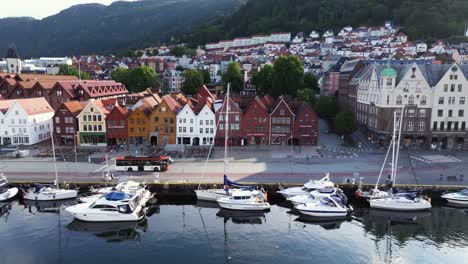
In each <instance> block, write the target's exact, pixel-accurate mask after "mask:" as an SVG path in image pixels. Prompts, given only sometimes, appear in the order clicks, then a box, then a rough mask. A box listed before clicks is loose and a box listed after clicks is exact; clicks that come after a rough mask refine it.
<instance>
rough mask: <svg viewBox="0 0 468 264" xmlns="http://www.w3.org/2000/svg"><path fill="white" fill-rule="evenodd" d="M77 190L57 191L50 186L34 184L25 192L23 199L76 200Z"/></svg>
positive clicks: (56, 188) (57, 189)
mask: <svg viewBox="0 0 468 264" xmlns="http://www.w3.org/2000/svg"><path fill="white" fill-rule="evenodd" d="M77 195H78V191H77V190H67V189H59V188H58V187H57V186H53V185H50V184H37V183H36V184H34V185H33V187H32V188H29V190H27V191H26V193H25V194H24V196H23V198H24V199H26V200H33V201H55V200H66V199H73V198H76V196H77Z"/></svg>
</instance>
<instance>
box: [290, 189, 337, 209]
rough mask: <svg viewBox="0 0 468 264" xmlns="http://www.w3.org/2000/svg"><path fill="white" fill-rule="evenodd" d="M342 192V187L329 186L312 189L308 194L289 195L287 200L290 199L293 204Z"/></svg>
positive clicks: (313, 200) (309, 201)
mask: <svg viewBox="0 0 468 264" xmlns="http://www.w3.org/2000/svg"><path fill="white" fill-rule="evenodd" d="M337 191H338V192H341V189H339V188H334V187H327V188H322V189H318V190H314V191H311V192H310V193H308V194H301V195H296V196H293V197H289V198H287V199H286V200H288V201H290V202H291V203H292V204H293V205H299V204H306V203H312V202H315V201H317V200H320V199H322V198H323V197H326V196H330V195H332V194H335V193H336V192H337Z"/></svg>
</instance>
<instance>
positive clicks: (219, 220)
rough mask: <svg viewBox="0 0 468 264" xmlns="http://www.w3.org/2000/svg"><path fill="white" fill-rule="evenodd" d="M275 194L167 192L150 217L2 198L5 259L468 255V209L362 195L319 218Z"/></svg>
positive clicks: (398, 259)
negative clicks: (83, 215)
mask: <svg viewBox="0 0 468 264" xmlns="http://www.w3.org/2000/svg"><path fill="white" fill-rule="evenodd" d="M25 202H26V201H25ZM271 203H272V205H271V209H270V211H266V212H264V211H249V212H246V211H233V210H226V209H221V208H219V206H217V204H216V203H212V202H196V201H195V199H194V195H192V196H165V195H159V196H158V203H157V204H156V205H154V206H152V207H151V208H150V209H149V210H148V211H147V215H146V217H145V218H144V219H143V220H142V221H138V222H123V223H88V222H83V221H79V220H76V219H75V220H74V219H73V217H72V216H71V215H70V214H68V213H67V212H65V210H63V206H62V205H64V204H66V201H65V202H63V201H47V202H34V201H27V202H26V203H24V202H23V201H21V200H20V199H17V200H13V201H11V204H10V206H9V207H8V206H6V207H5V208H4V207H2V212H1V216H0V235H1V237H2V241H9V242H8V243H2V247H0V253H1V254H2V256H4V258H3V259H2V263H4V264H9V263H86V262H87V263H97V262H101V263H108V262H110V261H112V262H113V263H129V262H137V261H154V260H158V261H160V262H171V263H187V262H192V261H193V260H195V259H196V260H197V262H203V263H273V262H275V263H277V262H281V263H299V262H305V261H308V260H310V259H314V260H315V261H317V262H320V263H323V262H327V263H343V262H346V263H417V262H420V261H422V260H424V263H447V262H450V261H458V260H460V259H466V258H467V257H468V253H467V252H468V250H467V248H468V233H467V232H468V221H467V218H468V213H467V211H466V209H460V208H452V207H446V206H434V207H433V208H432V210H431V211H425V212H388V211H382V210H375V209H369V208H367V207H364V206H362V205H361V204H360V203H355V202H352V205H353V206H354V207H355V209H354V211H353V213H351V214H350V215H349V216H348V217H347V218H344V219H338V220H335V219H328V220H317V219H315V218H310V217H308V216H300V215H299V214H298V212H297V211H295V210H294V209H293V207H292V205H291V204H290V203H289V202H287V201H284V199H283V198H281V197H280V196H274V197H272V199H271ZM44 241H47V243H44ZM415 248H424V250H414V249H415ZM83 252H86V254H83ZM182 252H183V254H181V253H182ZM331 252H335V253H334V254H332V253H331Z"/></svg>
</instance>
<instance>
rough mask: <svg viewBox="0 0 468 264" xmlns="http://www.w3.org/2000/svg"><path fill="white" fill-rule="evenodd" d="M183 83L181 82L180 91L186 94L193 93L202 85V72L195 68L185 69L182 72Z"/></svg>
mask: <svg viewBox="0 0 468 264" xmlns="http://www.w3.org/2000/svg"><path fill="white" fill-rule="evenodd" d="M184 79H185V80H184V83H183V84H182V92H183V93H184V94H188V95H194V94H196V93H197V91H198V89H200V87H201V86H202V85H203V74H202V73H201V72H200V71H197V70H192V69H189V70H186V71H185V72H184Z"/></svg>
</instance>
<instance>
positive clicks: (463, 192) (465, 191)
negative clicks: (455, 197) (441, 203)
mask: <svg viewBox="0 0 468 264" xmlns="http://www.w3.org/2000/svg"><path fill="white" fill-rule="evenodd" d="M460 194H461V195H466V196H468V188H467V189H464V190H463V191H461V192H460Z"/></svg>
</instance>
